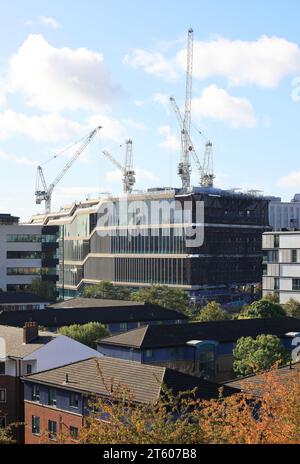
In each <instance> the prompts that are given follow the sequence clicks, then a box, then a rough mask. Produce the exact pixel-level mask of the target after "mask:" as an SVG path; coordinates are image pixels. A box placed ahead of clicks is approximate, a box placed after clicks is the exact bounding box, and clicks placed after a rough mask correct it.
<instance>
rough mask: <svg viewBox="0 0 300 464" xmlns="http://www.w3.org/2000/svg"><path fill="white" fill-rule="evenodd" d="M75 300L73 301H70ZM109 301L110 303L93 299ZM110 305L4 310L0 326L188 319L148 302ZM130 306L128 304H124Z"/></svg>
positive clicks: (45, 325)
mask: <svg viewBox="0 0 300 464" xmlns="http://www.w3.org/2000/svg"><path fill="white" fill-rule="evenodd" d="M72 301H74V300H72ZM96 301H100V304H101V303H102V302H104V301H105V302H110V301H111V300H96ZM113 303H114V304H113V305H110V304H108V305H107V304H105V305H104V306H97V307H96V306H95V307H93V306H90V307H84V306H82V307H75V306H74V307H66V308H62V307H58V306H57V307H55V308H53V307H49V308H48V309H43V310H31V309H30V310H26V311H12V312H10V311H5V312H2V313H1V312H0V324H5V325H12V326H15V327H23V325H24V324H25V322H29V321H35V322H37V323H38V325H42V326H44V327H62V326H66V325H71V324H86V323H87V322H101V323H103V324H109V323H120V322H148V321H149V322H150V321H172V320H187V319H188V318H187V316H185V315H183V314H181V313H178V312H177V311H174V310H171V309H165V308H162V307H160V306H156V305H151V304H147V303H138V304H137V305H136V304H135V303H134V302H133V303H132V302H130V303H131V304H130V305H129V304H127V305H122V304H118V303H120V302H116V301H114V302H113ZM126 303H129V302H126Z"/></svg>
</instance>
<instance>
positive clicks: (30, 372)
mask: <svg viewBox="0 0 300 464" xmlns="http://www.w3.org/2000/svg"><path fill="white" fill-rule="evenodd" d="M26 374H27V375H30V374H32V365H31V364H27V365H26Z"/></svg>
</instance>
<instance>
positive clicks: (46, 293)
mask: <svg viewBox="0 0 300 464" xmlns="http://www.w3.org/2000/svg"><path fill="white" fill-rule="evenodd" d="M28 292H30V293H33V294H34V295H38V296H40V297H41V298H45V300H46V301H55V300H56V290H55V284H54V283H53V282H49V281H47V280H39V279H34V280H33V281H32V282H31V284H30V285H29V287H28Z"/></svg>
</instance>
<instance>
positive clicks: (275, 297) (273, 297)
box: [264, 293, 279, 303]
mask: <svg viewBox="0 0 300 464" xmlns="http://www.w3.org/2000/svg"><path fill="white" fill-rule="evenodd" d="M264 300H268V301H271V303H279V295H277V294H276V293H267V294H266V295H265V296H264Z"/></svg>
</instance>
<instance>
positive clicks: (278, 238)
mask: <svg viewBox="0 0 300 464" xmlns="http://www.w3.org/2000/svg"><path fill="white" fill-rule="evenodd" d="M263 251H264V267H265V269H264V276H263V295H264V296H265V295H266V294H268V293H271V294H277V295H278V296H279V298H280V303H282V304H284V303H286V302H287V301H288V300H289V299H290V298H293V299H294V300H297V301H299V302H300V230H299V231H281V232H266V233H264V234H263Z"/></svg>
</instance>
